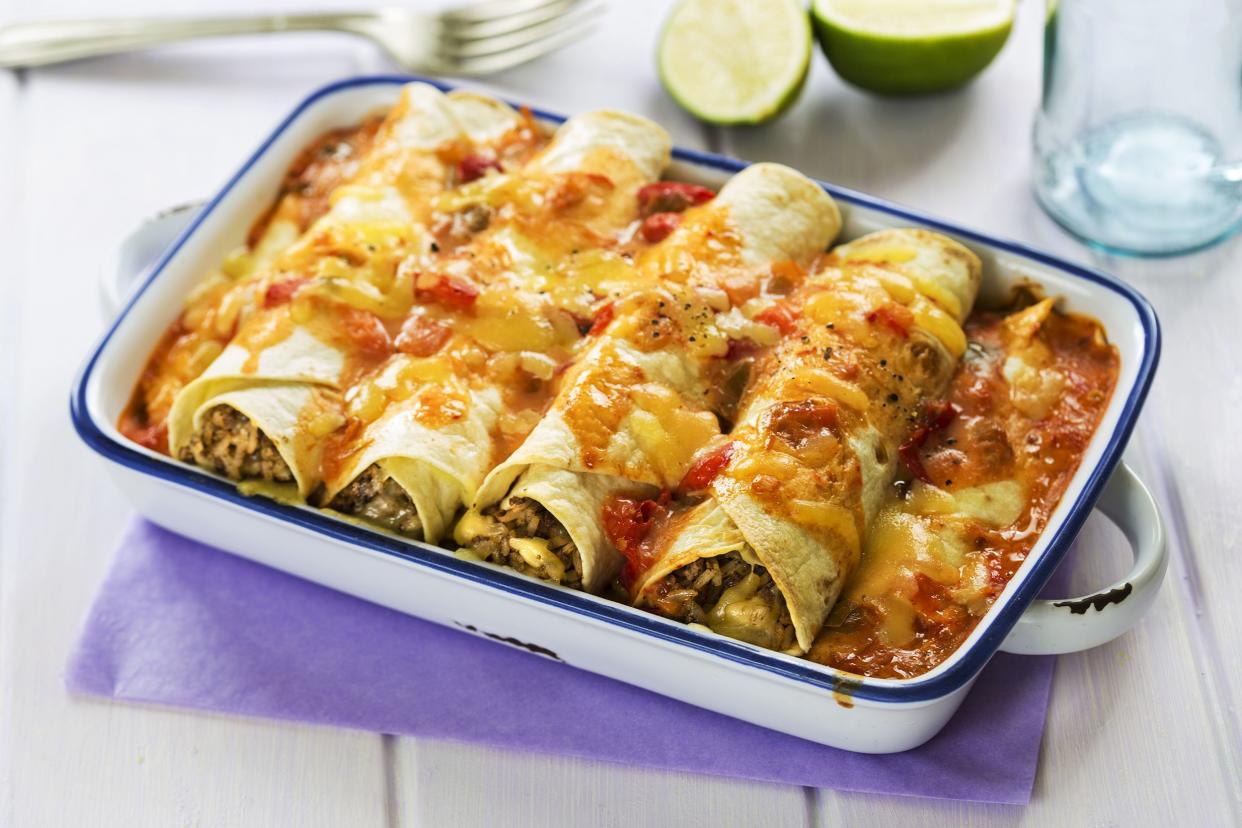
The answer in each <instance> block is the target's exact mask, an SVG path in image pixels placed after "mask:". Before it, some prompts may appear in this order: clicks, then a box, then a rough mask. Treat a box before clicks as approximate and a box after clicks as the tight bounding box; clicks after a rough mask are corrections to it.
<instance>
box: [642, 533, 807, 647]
mask: <svg viewBox="0 0 1242 828" xmlns="http://www.w3.org/2000/svg"><path fill="white" fill-rule="evenodd" d="M722 598H727V599H729V600H727V601H725V602H722V601H721V599H722ZM646 601H647V603H648V604H650V605H651V606H652V607H653V608H654V609H655V610H656V611H658V612H659V613H661V614H662V615H666V616H668V617H669V618H675V619H677V620H678V621H681V622H683V623H687V624H689V623H695V624H703V625H705V626H707V627H710V628H711V629H713V630H715V631H716V632H718V633H721V634H722V635H727V636H729V637H731V638H737V639H740V640H742V641H748V642H750V643H751V644H758V645H759V646H761V647H768V648H771V649H774V650H787V649H789V648H790V647H792V646H793V645H794V643H795V641H796V636H795V634H794V627H793V620H792V619H791V618H790V616H789V607H788V606H786V604H785V596H784V595H782V594H781V591H780V590H779V589H778V588H777V586H776V582H775V581H773V580H772V576H771V575H769V574H768V571H767V570H766V569H764V568H763V567H762V566H758V565H751V564H749V563H747V562H746V561H745V560H744V559H743V558H742V555H741V553H740V552H730V553H729V554H727V555H717V556H715V557H712V558H699V559H698V560H696V561H694V562H693V563H689V564H687V565H685V566H683V567H682V568H680V569H677V570H675V571H673V572H672V573H671V574H670V575H668V577H666V578H664V580H662V581H660V582H659V583H658V584H656V586H655V588H654V589H653V590H652V591H651V592H650V593H648V596H647V599H646Z"/></svg>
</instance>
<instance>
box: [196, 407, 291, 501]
mask: <svg viewBox="0 0 1242 828" xmlns="http://www.w3.org/2000/svg"><path fill="white" fill-rule="evenodd" d="M180 458H181V459H182V460H184V461H186V462H188V463H195V464H197V465H199V466H202V467H203V468H205V469H211V470H212V471H214V472H217V473H219V474H223V475H224V476H225V477H228V478H230V479H232V480H272V481H275V482H277V483H288V482H290V481H292V480H293V473H292V472H291V471H290V470H289V466H288V464H287V463H285V460H284V458H283V457H281V456H280V452H278V451H277V450H276V444H275V443H273V442H272V441H271V439H270V438H269V437H268V436H267V435H266V434H264V433H263V432H262V431H260V430H259V429H258V428H257V427H256V426H255V424H254V423H252V422H251V421H250V418H249V417H247V416H246V415H244V414H242V413H241V412H240V411H238V410H237V409H235V408H231V407H229V406H227V405H217V406H216V407H214V408H212V409H211V410H210V411H208V412H207V415H206V416H205V417H204V418H203V426H202V428H200V429H199V431H198V433H197V434H195V435H194V439H193V440H191V441H190V443H189V445H187V446H185V448H183V449H182V450H181V454H180Z"/></svg>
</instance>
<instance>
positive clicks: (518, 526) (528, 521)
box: [470, 497, 582, 589]
mask: <svg viewBox="0 0 1242 828" xmlns="http://www.w3.org/2000/svg"><path fill="white" fill-rule="evenodd" d="M484 517H486V518H490V520H488V521H487V525H488V528H487V530H486V531H485V532H483V533H481V534H478V535H475V536H474V537H473V538H471V539H470V548H471V551H473V552H474V553H475V554H476V555H479V556H480V557H482V558H484V559H485V560H488V561H491V562H492V563H498V564H503V565H505V566H509V567H512V568H513V569H516V570H517V571H518V572H522V573H525V574H527V575H534V576H535V577H537V578H544V579H548V580H554V581H559V582H560V583H561V584H564V585H565V586H568V587H573V588H575V589H581V588H582V557H581V556H580V555H579V554H578V547H577V546H576V545H575V544H574V542H573V539H572V538H570V537H569V532H567V531H565V527H564V526H562V525H561V522H560V521H559V520H557V519H556V518H554V517H553V516H552V514H551V513H550V512H548V510H547V509H545V508H543V506H541V505H540V504H539V503H537V502H536V501H534V500H531V499H529V498H525V497H515V498H512V499H510V500H509V501H508V502H507V503H506V504H504V505H503V506H495V507H492V508H491V509H488V510H487V511H486V512H485V513H484ZM524 538H532V539H539V540H545V541H547V543H548V551H549V552H551V553H552V554H553V555H554V556H555V557H556V559H557V560H558V561H559V562H560V564H561V566H560V567H553V568H552V570H556V571H551V570H550V568H549V567H548V566H543V565H532V564H531V562H530V561H529V560H527V557H525V556H523V555H522V553H521V551H520V550H519V549H516V548H514V546H513V544H511V543H510V541H512V540H520V539H524ZM561 569H563V570H564V571H563V574H562V573H561V572H560V571H559V570H561ZM557 576H559V577H557Z"/></svg>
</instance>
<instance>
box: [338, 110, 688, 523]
mask: <svg viewBox="0 0 1242 828" xmlns="http://www.w3.org/2000/svg"><path fill="white" fill-rule="evenodd" d="M669 152H670V142H669V138H668V135H667V134H666V133H665V132H664V130H663V129H661V128H660V127H659V126H657V125H655V124H654V123H652V122H650V121H647V120H645V119H642V118H638V117H635V116H632V115H626V114H623V113H617V112H609V111H602V112H591V113H585V114H583V115H579V116H576V117H574V118H571V119H569V120H568V121H566V122H565V124H564V125H563V126H562V127H561V128H560V129H559V130H558V131H557V133H556V135H555V136H554V137H553V140H552V141H551V142H550V143H549V144H548V146H547V147H546V148H545V150H544V151H543V152H542V153H540V154H539V155H536V156H535V157H534V158H533V159H532V160H531V161H530V162H529V164H527V165H526V166H525V167H523V168H522V169H521V170H519V171H518V172H517V173H514V174H513V175H509V176H493V177H491V178H490V179H487V180H484V181H481V182H478V186H475V187H470V186H467V187H465V188H462V189H461V191H460V192H455V193H451V194H448V195H447V196H446V198H447V199H448V200H449V201H450V202H451V203H450V205H449V206H450V207H452V208H454V209H459V210H460V209H463V208H469V207H470V206H471V205H477V204H483V205H486V206H487V208H488V210H489V211H490V212H489V215H491V216H492V217H491V219H490V220H489V224H488V226H487V228H486V230H485V231H481V232H480V233H479V234H477V235H476V237H474V238H473V239H472V240H471V241H470V242H469V243H467V244H465V245H463V246H461V247H459V248H457V249H456V250H455V251H453V253H452V255H445V256H442V257H441V259H440V261H439V262H438V263H437V266H438V267H439V268H441V269H442V270H445V271H448V272H450V273H454V272H457V271H456V270H455V269H454V268H455V267H456V265H458V264H461V265H465V266H467V267H468V269H467V267H463V268H462V270H461V272H462V273H463V275H467V274H468V276H469V279H470V282H471V284H476V285H478V286H479V287H478V289H479V291H480V293H479V296H478V299H477V301H476V302H475V303H474V304H473V305H472V306H471V307H470V309H469V310H468V311H464V312H460V313H456V314H444V313H441V314H440V315H439V316H437V317H436V319H437V321H438V323H439V324H443V325H447V326H449V327H451V329H452V330H453V339H452V340H450V341H449V343H448V344H447V345H446V346H445V347H444V350H443V351H441V352H440V353H439V354H437V355H435V356H433V357H428V358H417V357H411V356H408V355H404V354H398V355H396V356H394V357H393V358H392V359H391V360H390V361H389V363H388V364H387V365H386V366H385V367H384V369H383V370H382V371H381V374H380V377H379V378H378V384H379V385H380V386H382V387H383V388H385V389H387V390H388V391H389V392H395V393H396V394H397V396H399V397H400V399H393V400H392V401H391V402H389V403H388V405H387V406H386V407H384V409H383V412H382V414H381V415H380V416H379V417H378V418H377V419H375V420H374V421H372V422H371V423H369V424H368V425H367V426H366V428H365V429H364V430H363V431H362V433H361V434H360V435H359V436H358V437H357V438H356V439H355V440H353V441H352V442H351V444H350V445H349V446H347V447H345V448H344V449H343V450H342V452H341V454H342V456H343V461H342V462H339V463H333V464H329V469H328V471H327V472H326V475H325V481H324V482H325V490H324V495H323V499H322V500H323V502H324V503H328V504H330V505H332V506H333V508H336V509H339V510H341V511H345V512H348V513H350V514H355V515H363V516H365V517H368V518H370V519H371V520H372V521H374V522H377V523H380V524H381V525H384V526H386V527H387V528H390V529H393V530H395V531H399V532H401V533H402V534H406V535H409V536H413V537H420V538H424V539H426V540H429V541H432V542H435V541H438V540H439V539H440V538H441V537H442V536H443V534H444V533H445V530H446V529H447V528H448V526H449V524H450V523H451V522H452V519H453V518H454V517H455V515H456V514H457V513H458V512H459V511H460V510H461V509H462V508H463V507H464V506H466V505H468V504H470V503H471V502H473V499H474V496H475V493H476V492H477V490H478V487H479V485H480V483H481V482H482V480H483V477H484V475H485V474H486V473H487V472H488V470H489V469H491V468H492V466H493V465H494V464H495V462H496V455H497V454H498V452H499V451H500V449H499V443H500V442H501V438H502V437H503V436H504V435H502V434H501V432H505V431H509V430H510V429H511V428H512V425H511V423H509V422H508V421H506V420H505V418H504V414H505V413H506V412H510V413H512V412H513V411H514V410H515V409H516V408H518V406H517V404H516V403H515V402H514V401H513V398H514V397H517V396H520V394H519V393H518V389H515V388H514V387H512V386H514V385H518V386H526V385H529V384H530V383H531V382H550V381H551V380H552V379H553V370H554V368H555V366H556V364H557V363H558V362H559V361H560V360H561V359H566V358H567V357H568V350H567V348H568V347H570V346H572V345H573V344H574V342H575V341H576V340H577V337H578V335H579V334H578V330H577V328H576V327H574V326H573V324H572V323H569V325H570V327H569V331H570V336H571V339H570V340H569V341H565V340H564V338H563V337H564V335H563V334H561V335H558V334H557V333H556V331H555V327H556V326H555V325H553V324H552V323H551V322H550V321H549V320H550V319H553V318H555V317H556V316H557V315H558V314H560V315H562V316H564V312H563V309H564V306H565V305H568V306H569V308H570V309H573V307H574V302H577V301H582V298H581V296H579V295H567V293H566V291H567V288H566V285H567V284H577V285H579V286H581V285H582V284H583V283H582V282H581V281H576V280H575V278H574V277H575V276H576V275H578V274H575V273H572V272H569V271H572V270H573V269H574V265H573V264H572V262H571V263H570V264H568V265H562V270H564V271H565V272H564V274H563V275H564V276H565V278H564V279H560V278H555V277H549V276H548V275H547V273H546V270H547V263H550V262H565V261H570V260H571V258H572V257H571V254H570V251H571V250H573V248H574V247H575V246H577V245H582V246H583V247H586V246H587V245H588V244H593V243H595V242H597V241H598V238H599V237H603V238H607V237H609V236H612V237H617V236H618V235H619V234H621V233H622V232H623V231H624V230H625V228H626V227H627V226H628V225H629V224H630V223H632V221H633V219H634V215H635V203H636V193H637V191H638V189H639V188H640V187H642V186H643V185H644V184H647V183H649V182H651V181H653V180H655V179H656V178H658V177H659V174H660V172H661V171H662V170H663V169H664V166H665V165H666V164H667V163H668V159H669ZM582 177H593V178H595V179H600V180H603V181H605V182H606V184H601V185H599V186H598V187H595V188H594V189H592V190H591V191H590V192H589V193H588V195H587V197H585V198H583V199H582V200H581V201H574V202H572V203H569V204H567V205H564V206H563V207H561V208H558V211H557V216H556V219H557V227H558V231H557V235H556V237H555V238H549V237H548V234H547V233H546V229H545V228H542V227H538V226H531V222H532V221H533V220H535V219H537V217H538V216H539V215H540V213H539V205H542V204H544V203H546V202H549V201H553V200H555V198H556V194H558V193H561V192H563V191H564V189H563V188H564V187H566V186H576V184H575V182H577V181H578V180H579V179H580V178H582ZM536 223H537V222H536ZM574 290H575V291H577V293H578V294H581V293H582V291H581V289H580V287H576V288H574ZM562 299H564V300H565V301H561V300H562ZM440 310H441V311H442V310H443V309H440ZM568 319H569V318H568V317H567V316H566V317H565V320H566V321H568ZM480 348H481V349H482V350H483V351H484V352H486V353H488V354H489V357H488V359H489V363H490V364H498V362H499V361H502V360H503V359H505V358H507V356H508V357H511V358H512V359H514V360H516V361H517V363H518V364H519V365H529V366H533V367H531V368H529V369H519V371H518V372H517V374H516V375H515V376H514V377H513V379H511V380H510V381H509V382H508V383H506V382H505V381H504V380H503V378H500V377H496V376H493V375H480V372H479V371H478V370H477V368H471V367H470V366H469V365H468V364H467V363H468V361H469V358H470V357H469V354H470V353H471V352H478V351H479V349H480ZM558 350H559V351H563V353H558ZM550 355H556V356H558V357H559V358H560V359H553V358H552V356H550ZM433 366H434V367H433ZM541 369H542V370H543V371H546V374H544V376H542V377H540V376H539V372H540V370H541ZM530 371H534V372H535V373H533V374H532V373H530ZM420 377H428V378H427V379H423V380H420ZM445 397H447V398H451V400H453V403H454V410H453V416H452V417H441V416H438V415H436V414H435V413H434V412H433V413H431V414H430V415H429V410H431V409H433V408H435V406H433V405H430V404H429V403H428V400H429V399H436V400H440V399H442V398H445ZM531 413H532V414H533V412H531ZM527 430H528V428H527Z"/></svg>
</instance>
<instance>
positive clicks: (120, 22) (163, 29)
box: [0, 13, 366, 69]
mask: <svg viewBox="0 0 1242 828" xmlns="http://www.w3.org/2000/svg"><path fill="white" fill-rule="evenodd" d="M364 18H366V15H363V14H348V13H346V14H286V15H261V16H242V17H198V18H157V17H156V18H152V17H146V18H143V17H135V18H128V19H113V20H50V21H46V22H39V23H17V24H13V25H10V26H0V67H2V68H7V69H22V68H26V67H31V66H46V65H48V64H52V63H63V62H65V61H68V60H79V59H81V58H88V57H98V56H100V55H112V54H117V53H119V52H130V51H134V50H137V49H145V48H148V47H151V46H157V45H159V44H161V43H171V42H174V41H179V40H191V39H194V38H200V37H224V36H228V35H244V34H262V33H265V32H292V31H343V32H351V33H355V34H360V33H361V32H359V31H358V24H360V23H362V22H363V21H364Z"/></svg>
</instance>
